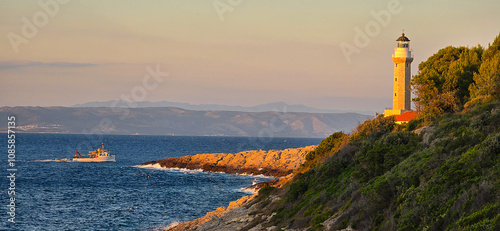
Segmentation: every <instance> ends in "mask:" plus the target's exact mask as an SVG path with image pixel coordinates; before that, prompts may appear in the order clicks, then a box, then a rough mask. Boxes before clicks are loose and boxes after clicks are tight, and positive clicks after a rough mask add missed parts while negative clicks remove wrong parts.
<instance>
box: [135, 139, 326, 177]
mask: <svg viewBox="0 0 500 231" xmlns="http://www.w3.org/2000/svg"><path fill="white" fill-rule="evenodd" d="M314 148H316V146H308V147H303V148H294V149H285V150H270V151H262V150H260V151H245V152H239V153H236V154H230V153H214V154H197V155H192V156H183V157H172V158H167V159H161V160H157V161H149V162H146V163H143V164H141V166H148V165H156V164H159V165H160V166H161V167H163V168H186V169H191V170H196V169H202V170H203V171H208V172H225V173H228V174H253V175H265V176H274V177H283V176H287V175H289V174H291V173H293V171H294V170H295V169H297V168H298V167H299V166H300V165H301V164H302V163H304V162H305V156H306V155H307V153H309V152H310V151H312V150H314Z"/></svg>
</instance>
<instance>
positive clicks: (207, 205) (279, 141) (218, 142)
mask: <svg viewBox="0 0 500 231" xmlns="http://www.w3.org/2000/svg"><path fill="white" fill-rule="evenodd" d="M0 136H2V138H1V139H0V140H1V143H2V144H3V145H5V148H2V150H5V151H4V152H3V153H4V154H3V155H2V156H0V158H1V160H0V164H1V166H3V167H1V168H0V171H1V172H3V174H2V175H4V176H5V177H2V179H3V180H0V191H1V193H0V203H1V205H2V210H3V212H2V216H1V217H2V218H3V219H2V220H1V221H0V229H1V230H3V229H7V230H161V229H162V228H165V227H167V226H168V225H169V224H171V223H172V222H181V221H187V220H192V219H195V218H198V217H201V216H203V215H205V213H207V212H209V211H212V210H214V209H216V208H217V207H220V206H227V205H228V203H229V202H230V201H233V200H236V199H238V198H240V197H242V196H244V195H245V194H246V193H245V192H243V191H241V188H244V187H247V186H250V185H252V182H255V181H264V180H267V178H262V177H252V176H241V175H228V174H223V173H203V172H198V171H174V170H160V169H147V168H139V167H135V166H137V165H139V164H141V163H143V162H146V161H150V160H158V159H162V158H167V157H174V156H184V155H193V154H197V153H216V152H229V153H234V152H239V151H244V150H256V149H257V150H258V149H262V150H269V149H284V148H296V147H302V146H307V145H313V144H319V143H320V141H321V139H307V138H272V139H271V138H264V139H259V138H243V137H172V136H121V135H104V136H97V135H94V136H90V135H60V134H16V153H17V156H16V159H17V162H16V168H17V172H16V182H15V183H16V185H15V187H16V190H15V191H16V195H15V198H16V219H15V221H16V223H15V224H12V223H10V222H8V221H7V219H8V218H9V215H8V214H7V212H8V207H7V204H8V203H9V198H10V197H9V195H8V193H7V192H8V188H9V182H10V181H9V179H8V178H7V177H6V176H8V175H9V172H8V171H7V168H8V162H7V152H6V150H7V135H6V134H0ZM101 142H104V143H105V148H107V149H108V148H109V149H110V150H111V152H112V153H113V154H117V157H116V158H117V162H116V163H72V162H66V163H65V162H54V161H51V160H54V159H55V158H70V157H72V156H73V155H74V153H75V150H76V149H78V150H79V151H80V152H81V153H87V151H89V150H92V149H95V148H98V147H99V146H100V143H101Z"/></svg>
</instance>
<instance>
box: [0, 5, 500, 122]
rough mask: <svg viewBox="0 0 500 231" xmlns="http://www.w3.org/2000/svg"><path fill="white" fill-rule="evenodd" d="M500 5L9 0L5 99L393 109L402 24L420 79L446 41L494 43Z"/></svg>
mask: <svg viewBox="0 0 500 231" xmlns="http://www.w3.org/2000/svg"><path fill="white" fill-rule="evenodd" d="M499 10H500V1H498V0H477V1H470V0H419V1H416V0H380V1H374V0H352V1H339V0H316V1H314V0H309V1H304V0H197V1H195V0H150V1H131V0H120V1H117V0H111V1H97V0H94V1H78V0H59V1H58V0H40V1H26V0H20V1H1V2H0V51H1V52H0V80H1V85H0V94H1V95H0V96H1V97H0V106H72V105H74V104H81V103H85V102H91V101H108V100H116V99H128V100H130V101H153V102H154V101H163V100H165V101H172V102H183V103H191V104H224V105H238V106H254V105H259V104H264V103H271V102H279V101H284V102H286V103H288V104H304V105H307V106H310V107H316V108H324V109H341V110H363V111H367V110H368V111H378V112H383V110H384V109H386V108H388V107H391V106H392V88H393V85H392V84H393V82H392V79H393V68H394V67H393V62H392V60H391V54H392V53H393V52H394V48H395V46H396V41H395V40H396V39H397V38H398V37H399V36H401V33H402V32H403V30H404V33H405V34H406V36H407V37H408V38H409V39H410V40H411V42H410V46H411V48H412V49H413V54H414V61H413V63H412V74H413V75H415V74H417V73H418V64H419V63H420V62H422V61H425V60H426V59H427V58H428V57H429V56H431V55H432V54H434V53H436V52H437V51H438V50H439V49H441V48H444V47H446V46H450V45H451V46H469V47H472V46H476V45H478V44H480V45H481V46H484V47H487V46H488V43H491V42H492V41H493V40H494V38H495V37H496V36H498V35H499V33H500V14H499V13H498V12H499ZM343 47H344V50H343V49H342V48H343ZM345 47H349V49H347V50H346V49H345Z"/></svg>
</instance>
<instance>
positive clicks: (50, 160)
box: [33, 159, 56, 162]
mask: <svg viewBox="0 0 500 231" xmlns="http://www.w3.org/2000/svg"><path fill="white" fill-rule="evenodd" d="M55 161H56V160H55V159H49V160H33V162H55Z"/></svg>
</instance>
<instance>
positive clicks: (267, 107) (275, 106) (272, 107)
mask: <svg viewBox="0 0 500 231" xmlns="http://www.w3.org/2000/svg"><path fill="white" fill-rule="evenodd" d="M72 107H129V108H130V107H132V108H143V107H177V108H182V109H186V110H194V111H240V112H268V111H280V112H308V113H346V112H354V113H359V114H364V115H373V114H374V112H372V111H361V110H359V111H358V110H350V111H347V110H330V109H320V108H313V107H308V106H305V105H301V104H293V105H290V104H287V103H285V102H275V103H267V104H261V105H257V106H252V107H242V106H229V105H219V104H189V103H177V102H169V101H159V102H149V101H142V102H136V103H130V102H127V101H123V100H110V101H105V102H88V103H84V104H76V105H73V106H72Z"/></svg>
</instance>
